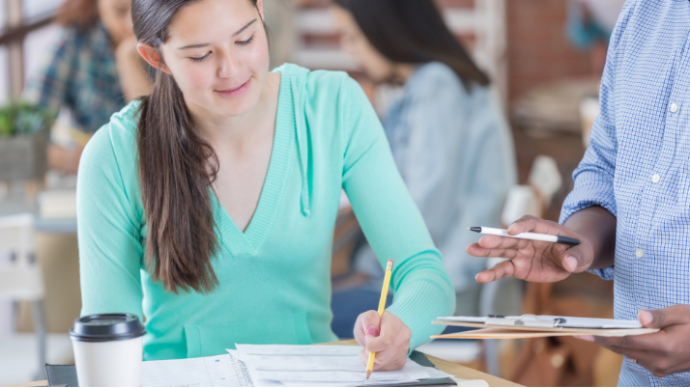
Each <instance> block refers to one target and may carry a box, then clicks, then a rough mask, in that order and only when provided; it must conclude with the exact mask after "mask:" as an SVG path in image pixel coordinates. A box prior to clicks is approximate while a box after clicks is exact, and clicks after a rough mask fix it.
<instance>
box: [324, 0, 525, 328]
mask: <svg viewBox="0 0 690 388" xmlns="http://www.w3.org/2000/svg"><path fill="white" fill-rule="evenodd" d="M335 4H336V5H335V6H334V7H333V9H332V10H333V15H334V17H335V20H336V24H337V28H338V31H339V33H340V36H341V44H342V49H343V50H344V51H346V52H347V53H349V54H350V55H352V56H353V57H354V58H355V60H356V61H357V62H358V63H359V65H360V66H361V68H362V69H363V70H364V72H365V73H366V74H367V75H368V76H369V78H371V79H372V80H373V81H374V82H376V83H391V84H399V85H404V87H403V92H402V94H401V96H400V97H399V98H398V99H397V100H395V101H394V102H393V103H392V106H391V108H390V110H389V111H388V113H387V114H386V115H385V117H384V119H383V122H384V128H385V131H386V135H387V138H388V141H389V143H390V146H391V149H392V151H393V156H394V158H395V161H396V164H397V167H398V169H399V171H400V173H401V175H402V177H403V180H404V181H405V184H406V185H407V187H408V189H409V190H410V193H411V194H412V197H413V199H414V201H415V202H416V204H417V206H418V207H419V209H420V211H421V212H422V216H423V217H424V220H425V222H426V224H427V227H428V228H429V231H430V232H431V236H432V238H433V240H434V243H435V244H436V246H437V247H438V248H439V250H440V251H441V253H442V255H443V259H444V263H445V266H446V269H447V270H448V273H449V274H450V276H451V279H452V281H453V285H454V287H455V291H456V293H457V297H458V298H457V307H456V314H462V315H474V314H475V313H477V309H478V298H479V285H478V284H477V283H476V282H475V281H474V276H475V275H476V274H477V273H478V272H481V271H482V270H483V269H484V268H485V265H486V264H485V262H483V261H481V260H476V258H473V257H471V256H469V255H468V254H467V253H466V252H465V247H466V246H467V245H468V244H469V243H470V242H472V241H473V239H474V236H472V235H471V234H470V233H468V232H467V228H468V227H469V226H471V225H491V226H499V224H500V221H499V216H500V211H501V208H502V205H503V202H504V200H505V197H506V195H507V193H508V190H509V188H510V187H511V186H512V185H514V184H516V179H517V178H516V165H515V157H514V149H513V141H512V137H511V134H510V130H509V127H508V125H507V123H506V121H505V120H504V117H503V113H502V109H501V104H500V101H499V97H498V94H497V93H496V92H495V91H494V90H493V89H492V88H491V85H490V81H489V78H488V77H487V76H486V75H485V74H484V73H483V72H482V71H481V70H480V69H479V68H478V67H477V65H476V64H475V63H474V62H473V61H472V59H471V58H470V56H469V55H468V53H467V51H466V50H465V49H464V48H463V46H462V45H461V44H460V43H459V42H458V40H457V39H456V38H455V36H453V34H452V32H451V31H450V30H449V29H448V27H447V26H446V25H445V23H444V21H443V18H442V16H441V13H440V11H439V10H438V9H437V8H436V6H435V5H434V3H433V2H432V1H431V0H377V1H370V0H335ZM378 259H379V261H382V262H383V261H385V260H386V259H387V258H385V257H379V258H378ZM354 261H355V264H354V265H355V270H356V271H359V272H364V273H366V274H367V275H368V277H369V279H371V280H372V282H371V283H372V284H371V286H372V288H373V286H374V285H377V287H380V279H382V278H383V272H382V270H381V265H380V264H379V262H377V258H376V256H375V255H374V252H373V251H372V249H371V247H369V245H368V244H364V245H363V246H362V247H360V249H358V250H357V252H356V253H355V259H354ZM372 295H373V296H372V298H374V299H376V293H375V292H373V293H372ZM350 299H353V298H350ZM350 299H348V301H349V300H350ZM334 313H337V306H334ZM336 318H337V314H336Z"/></svg>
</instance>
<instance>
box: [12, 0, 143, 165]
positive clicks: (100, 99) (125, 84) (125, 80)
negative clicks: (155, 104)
mask: <svg viewBox="0 0 690 388" xmlns="http://www.w3.org/2000/svg"><path fill="white" fill-rule="evenodd" d="M130 8H131V0H67V1H65V3H64V4H63V5H62V6H61V7H60V9H59V11H58V14H57V22H58V24H60V25H61V26H63V29H62V31H61V33H60V37H59V38H58V40H57V42H56V43H55V45H54V47H53V48H52V50H51V51H50V52H49V53H48V55H47V57H46V60H45V63H44V65H43V66H42V67H41V69H40V70H39V72H38V74H36V75H35V76H34V77H32V78H31V79H30V80H29V82H28V84H27V87H26V89H25V91H24V94H23V96H22V97H23V99H24V100H26V101H28V102H30V103H32V104H35V105H38V106H41V107H45V108H49V109H51V110H53V111H55V112H56V114H57V112H59V111H60V110H61V109H63V108H66V109H68V110H69V112H70V114H71V118H72V121H73V123H71V124H72V125H74V126H75V127H76V128H77V129H78V130H79V131H81V132H83V133H85V134H86V135H87V138H88V136H90V135H91V134H93V133H94V132H95V131H96V130H97V129H98V128H100V127H101V126H102V125H103V124H106V123H107V122H108V121H109V120H110V116H111V115H112V114H113V113H115V112H118V111H119V110H120V109H122V108H123V107H124V106H125V105H126V104H127V102H129V101H131V100H133V99H135V98H137V97H139V96H142V95H145V94H148V93H149V92H150V89H151V81H150V79H149V77H148V75H147V72H146V68H145V64H144V62H143V61H142V60H141V58H140V57H139V54H138V53H137V51H136V44H137V41H136V38H135V37H134V32H133V29H132V17H131V12H130ZM82 150H83V146H75V147H73V148H65V147H61V146H58V145H51V147H50V148H49V151H48V158H49V164H50V165H51V167H53V168H58V169H60V170H64V171H67V172H72V173H76V171H77V166H78V164H79V158H80V156H81V153H82Z"/></svg>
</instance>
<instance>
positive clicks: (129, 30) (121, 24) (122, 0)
mask: <svg viewBox="0 0 690 388" xmlns="http://www.w3.org/2000/svg"><path fill="white" fill-rule="evenodd" d="M98 16H99V17H100V19H101V23H103V26H104V27H105V29H106V30H108V35H110V39H112V40H113V43H115V45H117V44H119V43H120V42H122V41H124V40H125V39H127V38H131V37H133V36H134V29H133V27H132V0H98Z"/></svg>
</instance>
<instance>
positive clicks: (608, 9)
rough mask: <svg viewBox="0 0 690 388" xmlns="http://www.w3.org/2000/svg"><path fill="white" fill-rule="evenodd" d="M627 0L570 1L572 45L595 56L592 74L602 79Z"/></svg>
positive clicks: (569, 33) (592, 58)
mask: <svg viewBox="0 0 690 388" xmlns="http://www.w3.org/2000/svg"><path fill="white" fill-rule="evenodd" d="M624 4H625V0H569V2H568V21H567V24H566V31H567V33H568V38H570V41H571V42H572V43H573V44H574V45H575V46H576V47H577V48H578V49H581V50H583V51H589V52H590V55H591V62H592V71H593V72H594V73H595V74H596V75H597V76H600V75H601V73H602V72H603V71H604V65H605V64H606V50H607V49H608V44H609V39H611V33H612V32H613V28H614V27H615V26H616V21H617V20H618V15H619V14H620V13H621V9H623V5H624Z"/></svg>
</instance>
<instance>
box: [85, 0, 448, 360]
mask: <svg viewBox="0 0 690 388" xmlns="http://www.w3.org/2000/svg"><path fill="white" fill-rule="evenodd" d="M262 9H263V8H262V1H261V0H196V1H195V0H134V1H133V5H132V17H133V21H134V31H135V33H136V36H137V39H138V40H139V44H138V50H139V53H140V54H141V56H142V57H143V58H144V59H146V61H147V62H148V63H150V64H151V65H152V66H153V67H154V68H157V69H158V73H157V76H156V81H155V85H154V88H153V92H152V93H151V95H150V96H147V97H145V98H143V99H142V100H141V101H135V102H133V103H131V104H130V105H129V106H127V107H126V108H125V109H123V110H122V111H121V112H120V113H118V114H116V115H114V116H113V118H112V119H111V121H110V123H109V124H108V125H106V126H104V127H103V128H102V129H101V130H99V131H98V132H97V133H96V135H95V136H94V138H93V139H92V140H91V142H89V144H88V146H87V147H86V150H85V152H84V156H83V158H82V163H81V165H80V171H79V174H80V175H79V182H78V189H77V190H78V204H79V205H78V206H79V208H78V210H79V211H78V216H79V244H80V260H81V281H82V298H83V310H82V314H93V313H104V312H129V313H134V314H136V315H138V316H139V317H142V318H144V317H145V319H146V329H147V332H148V333H147V335H146V337H145V339H144V359H146V360H156V359H168V358H183V357H199V356H208V355H213V354H222V353H223V352H225V348H232V347H234V344H235V343H255V344H267V343H273V344H311V343H319V342H327V341H334V340H336V337H335V336H334V334H333V333H332V331H331V329H330V321H331V317H332V313H331V310H330V307H329V302H330V297H331V292H330V291H331V290H330V263H331V245H332V237H333V230H334V223H335V219H336V213H337V210H338V203H339V197H340V190H341V188H344V189H345V190H346V191H347V193H348V195H349V197H350V200H351V202H352V205H353V207H354V209H355V211H356V213H357V216H358V218H359V221H360V223H361V224H362V227H363V229H364V231H365V233H366V234H367V237H368V238H369V241H371V242H372V245H373V246H374V249H375V251H376V252H377V254H378V256H379V257H380V259H381V262H382V263H385V261H387V260H388V259H391V258H392V259H394V260H395V268H394V272H393V280H392V285H391V286H392V288H393V289H394V290H395V300H394V303H393V305H392V306H391V307H390V308H389V309H388V311H387V312H386V313H385V314H384V316H383V318H382V319H381V320H379V318H378V315H377V314H376V312H374V311H369V312H367V313H364V314H362V315H361V316H360V317H359V321H358V322H357V324H356V326H355V327H354V335H355V337H356V338H357V340H358V341H359V342H360V344H362V345H366V349H363V350H362V354H361V356H362V359H363V361H366V356H367V352H369V351H376V352H377V353H376V355H377V360H378V363H377V366H376V368H377V369H380V370H381V369H396V368H400V367H401V366H403V365H404V362H405V357H406V355H407V354H408V352H409V350H410V349H411V348H415V347H417V346H419V345H420V344H422V343H424V342H426V341H428V340H429V335H432V334H434V333H437V332H439V331H440V330H441V329H442V328H441V327H437V326H434V325H431V321H432V320H433V319H434V318H436V317H437V316H439V315H443V314H449V313H451V312H452V310H453V306H454V302H455V300H454V294H453V290H452V286H451V284H450V279H449V278H448V275H447V274H446V272H445V270H444V268H443V261H442V258H441V256H440V254H439V252H438V251H437V250H436V248H435V247H434V245H433V242H432V240H431V238H430V237H429V233H428V231H427V230H426V228H425V226H424V221H423V219H422V218H421V216H420V214H419V212H418V210H417V209H416V207H415V205H414V202H413V201H412V199H411V198H410V196H409V194H408V192H407V190H406V188H405V185H404V183H403V182H402V179H400V175H399V174H398V172H397V170H396V168H395V163H394V162H393V159H392V157H391V154H390V149H389V147H388V144H387V142H386V139H385V135H384V133H383V130H382V128H381V125H380V123H379V121H378V118H377V117H376V115H375V113H374V110H373V108H372V107H371V105H370V104H369V102H368V100H367V98H366V96H365V94H364V92H363V91H362V90H361V88H360V87H359V86H358V85H357V83H355V82H354V81H353V80H352V79H350V78H348V77H347V75H346V74H344V73H336V72H324V71H315V72H310V71H308V70H306V69H303V68H300V67H297V66H294V65H286V66H283V67H282V68H279V69H278V70H277V71H275V72H269V71H268V66H269V65H268V64H269V57H268V43H267V39H266V31H265V30H264V27H263V11H262Z"/></svg>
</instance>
